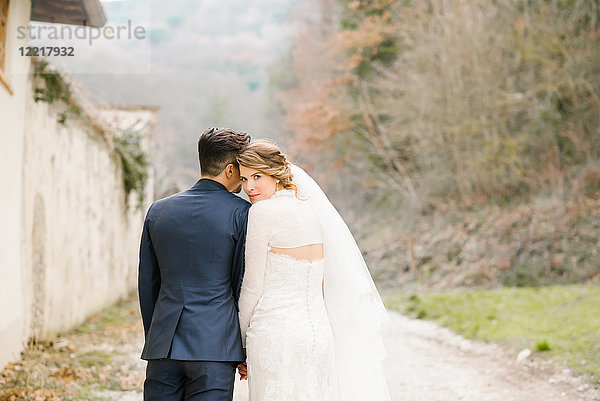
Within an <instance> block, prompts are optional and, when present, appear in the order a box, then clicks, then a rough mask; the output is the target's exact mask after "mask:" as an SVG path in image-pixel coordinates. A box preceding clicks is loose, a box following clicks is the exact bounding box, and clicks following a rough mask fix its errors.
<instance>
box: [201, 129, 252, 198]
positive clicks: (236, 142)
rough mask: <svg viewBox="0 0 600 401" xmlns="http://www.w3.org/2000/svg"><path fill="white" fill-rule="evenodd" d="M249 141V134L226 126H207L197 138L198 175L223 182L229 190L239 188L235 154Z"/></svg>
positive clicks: (235, 190) (238, 173)
mask: <svg viewBox="0 0 600 401" xmlns="http://www.w3.org/2000/svg"><path fill="white" fill-rule="evenodd" d="M248 143H250V135H248V134H246V133H245V132H240V131H234V130H230V129H227V128H209V129H207V130H206V131H204V132H203V133H202V134H201V135H200V138H199V139H198V159H199V160H200V175H201V177H203V178H210V179H213V180H215V181H218V182H220V183H221V184H223V185H224V186H225V187H226V188H227V189H228V190H229V191H231V192H239V191H240V190H241V188H242V187H241V180H240V171H239V165H238V162H237V156H238V154H239V153H240V151H241V150H242V148H243V147H244V146H246V145H247V144H248Z"/></svg>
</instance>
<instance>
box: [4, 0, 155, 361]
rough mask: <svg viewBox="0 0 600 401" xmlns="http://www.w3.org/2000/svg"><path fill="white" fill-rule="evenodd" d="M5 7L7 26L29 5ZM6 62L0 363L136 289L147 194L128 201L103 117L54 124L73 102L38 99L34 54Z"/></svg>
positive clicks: (21, 19)
mask: <svg viewBox="0 0 600 401" xmlns="http://www.w3.org/2000/svg"><path fill="white" fill-rule="evenodd" d="M13 5H15V6H14V7H13ZM10 12H11V14H10V17H11V18H12V19H11V20H9V23H13V24H14V23H19V24H24V25H27V22H28V18H29V4H28V2H26V1H23V2H11V11H10ZM13 47H14V42H13ZM9 62H12V63H13V64H12V67H11V68H12V73H11V71H10V70H9V75H8V76H9V77H10V83H11V89H12V92H13V94H12V95H11V94H10V93H9V92H8V91H7V90H4V89H5V88H4V87H0V152H1V157H0V171H2V174H0V177H1V178H0V180H1V181H0V187H1V188H2V196H1V197H0V219H1V220H2V224H1V225H0V276H1V277H2V279H0V304H1V305H2V307H1V308H0V369H1V368H2V367H3V366H4V365H5V364H6V363H7V362H9V361H10V360H15V359H18V357H19V352H20V350H22V349H23V347H24V346H25V345H26V344H27V341H28V340H29V339H30V338H32V337H36V338H40V339H50V338H52V337H53V336H54V335H56V333H59V332H61V331H65V330H67V329H69V328H71V327H73V326H74V325H76V324H77V323H80V322H81V321H83V320H84V319H85V318H86V317H87V316H89V315H90V314H92V313H94V312H96V311H98V310H100V309H101V308H103V307H105V306H107V305H109V304H111V303H113V302H115V301H116V300H117V299H119V298H121V297H123V296H125V295H126V294H127V293H129V292H130V291H132V290H133V289H134V288H135V286H136V277H137V253H138V246H139V236H140V233H141V228H142V223H143V217H144V212H145V210H146V208H147V206H148V203H149V201H150V200H151V199H152V193H151V191H150V190H147V191H146V192H147V193H146V196H145V198H146V203H145V204H142V205H140V204H139V202H138V198H137V194H135V193H131V194H130V195H129V198H128V197H127V195H126V193H125V187H124V184H123V171H122V166H121V160H120V158H119V156H118V155H117V153H116V152H115V150H114V148H113V144H112V140H111V139H112V134H111V133H110V132H109V131H108V130H107V131H106V132H102V130H101V128H102V126H101V122H100V123H99V122H98V121H93V120H92V119H90V116H89V115H88V114H87V113H85V112H84V113H83V114H82V115H80V116H78V115H75V114H72V113H70V114H69V113H67V119H66V122H65V123H64V124H63V123H60V122H59V121H58V120H59V116H60V115H61V113H63V112H65V111H66V110H68V108H69V107H70V106H69V105H67V104H66V103H65V102H54V103H52V104H49V103H46V102H35V101H34V96H35V93H34V91H35V89H36V88H38V87H41V86H43V85H44V82H43V80H41V79H40V78H39V77H36V76H35V75H34V74H33V70H34V67H33V66H32V63H31V60H30V59H27V58H24V57H21V58H19V59H17V60H15V58H13V59H12V61H11V60H10V59H9ZM84 111H85V110H84ZM151 125H152V124H149V125H148V124H147V125H146V128H145V133H146V135H147V134H148V131H149V130H150V128H151ZM99 128H100V129H99ZM146 139H147V138H146ZM146 188H152V180H150V182H148V183H147V185H146Z"/></svg>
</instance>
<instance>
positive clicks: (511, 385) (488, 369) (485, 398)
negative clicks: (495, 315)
mask: <svg viewBox="0 0 600 401" xmlns="http://www.w3.org/2000/svg"><path fill="white" fill-rule="evenodd" d="M390 318H391V321H390V323H389V324H388V326H387V327H386V329H385V332H384V341H385V344H386V351H387V357H386V360H385V369H386V371H387V372H388V375H387V379H388V383H389V386H390V392H391V394H392V401H459V400H460V401H538V400H539V401H600V393H599V392H598V391H597V390H594V389H593V388H591V386H590V385H589V384H587V383H586V382H585V380H584V379H583V378H579V377H575V376H573V375H572V374H571V373H570V371H569V370H568V369H564V368H563V367H561V366H560V365H559V364H555V363H552V362H550V361H547V360H543V359H540V358H539V357H530V358H528V359H526V360H524V361H522V362H521V363H517V362H516V356H517V354H516V352H514V351H513V350H507V349H505V348H502V347H500V346H498V345H495V344H485V343H480V342H473V341H469V340H466V339H464V338H463V337H461V336H459V335H457V334H455V333H454V332H452V331H450V330H448V329H445V328H442V327H439V326H437V325H436V324H434V323H432V322H428V321H424V320H415V319H409V318H407V317H404V316H402V315H400V314H398V313H395V312H390ZM247 399H248V388H247V384H246V382H245V381H244V382H240V381H239V380H238V381H236V389H235V398H234V401H246V400H247Z"/></svg>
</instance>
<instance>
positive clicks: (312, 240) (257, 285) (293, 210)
mask: <svg viewBox="0 0 600 401" xmlns="http://www.w3.org/2000/svg"><path fill="white" fill-rule="evenodd" d="M322 242H323V236H322V233H321V229H320V226H319V224H318V221H317V220H316V217H315V216H314V214H313V212H312V210H311V209H310V207H309V206H308V205H306V204H305V203H304V202H303V201H302V200H299V199H297V198H296V196H295V193H294V192H293V191H289V190H281V191H277V192H276V193H275V194H274V195H273V196H272V197H271V198H270V199H268V200H264V201H261V202H258V203H256V204H255V205H253V206H252V207H251V208H250V214H249V216H248V234H247V239H246V259H245V261H246V270H245V274H244V280H243V283H242V290H241V295H240V301H239V306H240V311H239V317H240V327H241V330H242V342H243V343H244V346H245V347H246V352H247V362H248V385H249V390H250V401H286V400H289V401H292V400H293V401H333V400H335V399H336V392H335V390H334V389H335V385H334V376H333V370H334V369H333V364H334V350H333V336H332V331H331V326H330V323H329V318H328V316H327V311H326V309H325V304H324V300H323V272H324V271H323V269H324V261H323V259H319V260H316V261H312V262H311V261H306V260H298V259H294V258H292V257H290V256H287V255H282V254H277V253H273V252H270V251H269V249H270V247H277V248H295V247H299V246H304V245H310V244H318V243H322Z"/></svg>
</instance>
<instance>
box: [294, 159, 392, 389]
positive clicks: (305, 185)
mask: <svg viewBox="0 0 600 401" xmlns="http://www.w3.org/2000/svg"><path fill="white" fill-rule="evenodd" d="M291 170H292V174H293V182H294V184H296V186H297V187H298V195H299V196H300V198H301V199H306V201H307V202H309V204H310V206H311V208H312V209H313V211H314V212H315V214H316V215H317V217H318V219H319V221H320V223H321V227H322V230H323V236H324V241H323V247H324V253H325V277H324V285H323V288H324V294H325V306H326V307H327V313H328V315H329V319H330V322H331V327H332V330H333V337H334V343H335V367H336V369H335V373H336V376H337V380H338V388H339V395H340V401H365V400H369V401H389V400H390V394H389V390H388V387H387V383H386V380H385V376H384V372H383V367H382V365H381V362H382V361H383V358H384V356H385V350H384V347H383V341H382V339H381V334H380V331H381V326H382V324H383V323H384V322H385V321H387V320H388V316H387V312H386V310H385V307H384V305H383V302H382V301H381V298H380V296H379V293H378V292H377V288H376V287H375V284H374V283H373V279H372V278H371V274H370V273H369V269H368V268H367V265H366V263H365V261H364V259H363V256H362V253H361V252H360V249H359V248H358V245H357V244H356V241H355V240H354V237H353V236H352V233H351V232H350V230H349V229H348V226H347V225H346V223H345V222H344V220H343V219H342V217H341V216H340V214H339V213H338V212H337V210H336V209H335V207H333V205H332V204H331V202H330V201H329V199H328V198H327V196H326V195H325V193H324V192H323V190H322V189H321V188H320V187H319V185H318V184H317V183H316V182H315V181H314V180H313V179H312V178H311V177H310V176H309V175H308V174H307V173H306V172H305V171H304V170H302V169H301V168H300V167H298V166H296V165H293V164H292V165H291Z"/></svg>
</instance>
